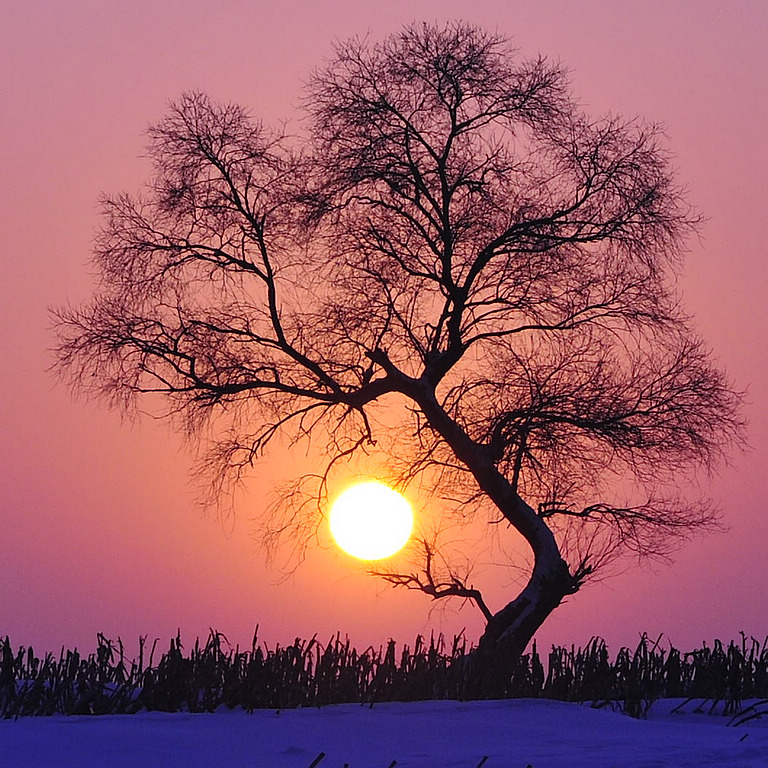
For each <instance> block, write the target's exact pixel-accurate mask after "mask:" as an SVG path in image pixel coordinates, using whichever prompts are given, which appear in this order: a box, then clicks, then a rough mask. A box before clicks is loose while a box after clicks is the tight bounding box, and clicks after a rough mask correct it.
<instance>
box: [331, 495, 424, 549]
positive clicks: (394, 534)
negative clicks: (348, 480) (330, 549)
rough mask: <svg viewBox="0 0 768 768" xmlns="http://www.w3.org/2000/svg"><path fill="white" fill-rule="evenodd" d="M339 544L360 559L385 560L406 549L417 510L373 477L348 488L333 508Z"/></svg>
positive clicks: (332, 522)
mask: <svg viewBox="0 0 768 768" xmlns="http://www.w3.org/2000/svg"><path fill="white" fill-rule="evenodd" d="M330 527H331V533H332V534H333V538H334V539H335V541H336V543H337V544H338V545H339V546H340V547H341V548H342V549H343V550H344V551H345V552H346V553H347V554H350V555H352V556H353V557H356V558H358V559H359V560H382V559H384V558H385V557H390V556H391V555H394V554H395V552H397V551H398V550H400V549H402V548H403V546H404V545H405V543H406V542H407V541H408V538H409V537H410V535H411V530H412V529H413V511H412V510H411V505H410V504H409V503H408V501H407V500H406V499H405V497H404V496H402V495H401V494H399V493H398V492H397V491H393V490H392V489H391V488H389V487H388V486H386V485H384V483H380V482H378V481H375V480H371V481H368V482H365V483H358V484H357V485H353V486H352V487H351V488H347V490H346V491H344V492H343V493H342V494H341V495H340V496H339V497H338V498H337V499H336V501H334V503H333V506H332V507H331V514H330Z"/></svg>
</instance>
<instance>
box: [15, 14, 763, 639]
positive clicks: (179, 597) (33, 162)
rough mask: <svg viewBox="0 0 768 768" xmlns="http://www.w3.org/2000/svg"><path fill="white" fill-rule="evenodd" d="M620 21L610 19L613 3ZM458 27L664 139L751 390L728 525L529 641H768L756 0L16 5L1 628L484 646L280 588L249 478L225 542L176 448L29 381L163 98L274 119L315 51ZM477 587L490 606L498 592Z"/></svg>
mask: <svg viewBox="0 0 768 768" xmlns="http://www.w3.org/2000/svg"><path fill="white" fill-rule="evenodd" d="M630 8H631V10H630ZM421 19H424V20H428V21H434V20H438V21H440V20H448V19H463V20H465V21H469V22H473V23H477V24H479V25H482V26H484V27H487V28H490V29H493V30H498V31H499V32H501V33H504V34H506V35H509V36H510V37H512V38H513V39H514V41H515V43H516V44H517V46H518V47H519V48H520V49H521V51H522V53H523V54H526V55H535V54H537V53H539V52H541V53H543V54H547V55H549V56H551V57H553V58H558V59H560V60H561V61H563V62H564V63H565V64H566V65H567V66H569V67H570V68H571V69H572V71H573V86H574V91H575V92H576V93H577V94H578V95H579V96H580V98H581V100H582V102H583V103H584V104H585V106H587V107H588V108H589V110H590V111H592V112H593V113H595V114H599V113H602V112H605V111H608V110H610V111H613V112H617V113H620V114H623V115H625V116H631V115H635V114H639V115H642V116H644V117H645V118H647V119H650V120H654V121H660V122H663V123H664V124H665V125H666V128H667V133H668V136H669V144H670V147H671V149H672V152H673V154H674V157H675V165H676V167H677V169H678V171H679V179H680V181H681V182H683V183H684V184H685V185H686V186H687V187H688V189H689V190H690V200H691V201H692V202H693V203H694V204H695V205H696V206H697V207H698V208H699V209H700V210H701V211H702V212H703V213H704V214H705V215H706V216H707V218H708V222H707V224H706V226H705V227H704V229H703V232H702V237H701V240H700V241H694V242H692V243H691V244H690V247H691V252H690V255H689V258H688V261H687V268H686V273H685V277H684V279H683V289H684V293H685V300H686V304H687V307H688V309H689V310H690V311H691V312H692V313H693V314H694V315H695V316H696V318H697V326H698V328H699V329H700V331H701V333H702V334H703V335H704V337H705V338H706V339H707V340H708V342H709V343H710V344H711V346H712V348H713V350H714V353H715V356H716V357H717V358H718V359H719V360H720V361H721V362H722V364H723V365H724V366H725V367H726V369H727V370H728V372H729V374H730V375H731V377H732V378H733V379H734V380H735V382H736V383H737V385H738V386H739V387H741V388H747V389H748V391H749V396H748V404H747V407H746V417H747V418H748V420H749V423H750V427H749V442H750V444H751V451H750V452H748V453H746V454H744V455H741V456H736V457H734V461H733V465H732V466H731V467H730V468H728V469H726V470H725V471H723V472H722V473H721V474H720V476H718V477H716V478H714V479H713V481H712V483H711V487H710V492H711V495H712V496H713V498H714V499H716V500H717V502H718V503H719V504H720V505H721V506H722V507H723V509H724V511H725V514H726V521H727V522H728V524H729V525H730V530H729V531H728V532H727V533H724V534H718V535H715V536H710V537H708V538H702V539H697V540H695V541H693V542H692V543H690V544H689V545H688V546H687V547H686V548H685V549H684V550H682V551H681V552H680V553H679V555H678V556H677V557H676V558H675V562H674V563H673V564H672V565H671V566H666V565H655V566H653V567H647V566H646V567H643V568H640V569H631V570H628V571H627V572H625V573H624V574H623V575H619V576H617V577H615V578H613V579H612V580H610V581H606V582H603V583H599V584H594V585H592V586H591V587H588V588H587V589H585V590H584V591H583V592H582V593H581V594H579V595H577V596H576V597H574V598H573V599H572V600H571V601H570V602H569V603H568V604H567V605H565V606H563V607H561V608H560V609H558V611H557V612H556V613H555V615H554V616H553V617H552V618H551V619H550V620H549V622H548V623H547V625H545V628H544V629H543V630H542V631H541V633H540V636H539V637H540V641H541V642H542V643H544V644H549V643H550V642H558V643H571V642H576V643H583V642H584V641H585V640H587V639H588V638H589V637H590V636H592V635H601V636H603V637H605V638H606V639H607V640H608V641H609V642H610V643H612V644H614V645H616V644H619V643H627V644H632V643H634V642H635V641H636V640H637V638H638V635H639V633H641V632H644V631H646V632H649V633H651V634H658V633H661V632H663V633H665V634H666V635H667V636H668V637H669V638H670V639H671V641H672V642H673V643H674V644H676V645H677V646H680V647H686V648H687V647H690V646H694V645H697V644H699V643H700V642H701V641H702V640H708V641H709V640H711V639H713V638H714V637H720V638H723V639H730V638H732V637H736V636H737V634H738V632H739V630H744V631H745V632H746V633H747V634H754V635H756V636H758V637H761V638H762V637H764V636H765V635H766V634H768V589H766V585H767V584H768V554H767V550H768V516H766V514H765V503H764V483H765V477H766V472H767V470H768V398H767V397H766V392H767V391H768V365H767V364H766V341H765V334H766V331H768V322H767V321H768V308H767V307H768V303H767V302H766V296H768V266H766V264H767V263H768V256H767V254H766V246H765V244H764V241H763V238H764V231H765V218H766V214H765V211H766V210H768V186H767V185H766V178H768V162H767V158H768V151H767V150H766V136H767V135H768V119H767V117H768V103H767V102H766V93H768V89H767V88H766V86H767V85H768V82H767V76H766V73H767V72H768V56H767V55H766V50H768V34H766V30H768V6H766V5H765V4H764V3H763V2H758V0H734V2H731V3H729V4H724V3H720V2H712V1H710V0H706V1H703V2H702V0H695V1H694V0H688V1H685V2H684V1H682V0H666V1H664V2H656V1H655V0H654V1H653V2H651V1H645V2H643V1H642V0H638V1H637V2H635V3H633V4H631V6H630V4H625V3H619V2H609V1H608V0H605V1H603V2H598V0H587V1H586V2H585V1H582V2H578V3H576V2H569V1H568V0H559V1H555V0H540V1H539V2H536V3H534V2H516V1H515V0H504V1H503V2H502V1H501V0H475V2H472V3H458V2H453V0H442V1H441V2H436V1H434V0H432V1H430V2H427V1H419V0H409V1H408V2H404V1H402V0H390V1H389V2H387V3H361V2H359V1H358V0H329V1H328V2H322V3H320V2H315V3H310V2H306V1H305V2H300V1H299V0H284V1H283V2H281V3H273V2H270V3H267V2H262V1H261V0H248V1H247V2H246V1H245V0H222V2H220V3H217V4H215V5H214V4H211V3H207V2H206V3H203V2H196V1H195V0H163V2H156V1H154V0H153V1H151V2H150V1H149V0H137V1H134V2H128V0H123V1H120V0H107V1H106V2H105V0H70V1H69V2H66V3H64V2H57V1H56V0H28V1H27V2H24V3H14V4H11V3H5V4H3V6H2V9H0V82H1V83H2V94H3V97H2V109H1V110H0V152H1V153H2V173H3V183H2V185H0V228H1V239H0V242H2V246H3V250H2V256H0V258H1V259H2V271H1V272H0V359H2V362H3V364H2V366H0V636H4V635H5V634H9V635H10V637H11V640H12V642H13V643H14V644H17V645H18V644H24V645H27V644H34V645H35V646H36V648H38V649H40V650H43V649H56V648H58V647H60V646H61V645H62V644H64V645H67V646H72V645H78V646H80V647H81V648H90V647H91V646H92V645H93V644H94V638H95V634H96V633H97V632H103V633H105V634H106V635H108V636H111V637H116V636H117V635H121V636H122V637H123V638H124V639H126V641H128V642H132V641H134V640H135V638H136V637H138V635H139V634H148V635H149V636H150V637H155V636H158V637H160V638H161V639H162V641H163V642H165V641H166V639H167V638H168V636H170V635H171V634H172V633H175V631H176V628H177V627H178V628H181V630H182V632H183V633H184V634H185V635H186V636H187V638H188V640H190V641H191V640H192V639H193V637H194V636H195V635H197V634H200V633H205V632H207V628H208V627H209V626H212V627H215V628H218V629H219V630H221V631H222V632H224V633H225V634H227V635H229V636H230V639H232V640H233V641H237V642H241V643H242V642H249V641H250V637H251V634H252V632H253V627H254V626H255V625H256V624H257V623H258V624H260V626H261V631H260V633H261V636H262V637H263V638H264V639H266V640H267V641H269V642H270V643H273V642H278V641H279V642H290V641H291V640H292V639H293V638H294V637H295V636H302V637H309V636H311V635H313V634H314V633H316V632H317V633H318V635H319V637H320V638H321V639H323V638H327V637H328V636H330V634H331V633H334V632H336V631H341V632H342V633H348V634H349V635H350V636H351V638H352V639H353V641H354V642H355V643H356V644H358V645H359V646H365V645H367V644H370V643H374V644H379V643H381V642H383V641H385V640H386V639H387V638H388V637H390V636H394V637H395V638H397V639H400V640H403V641H410V640H412V639H413V638H414V636H415V635H416V634H418V633H424V632H429V631H430V630H432V629H434V630H436V631H444V632H446V633H449V634H452V633H453V632H455V631H458V630H460V629H461V628H462V627H465V626H466V627H467V630H468V634H469V636H470V637H471V638H476V637H477V636H478V634H479V631H480V628H481V626H480V620H479V619H480V617H479V614H478V615H475V612H473V610H472V609H471V608H467V609H465V610H464V611H463V612H460V613H459V612H456V611H453V610H449V611H445V610H439V609H438V610H436V611H430V609H431V608H433V605H432V604H430V603H428V602H427V600H426V598H423V597H421V596H419V595H416V594H411V593H397V592H393V591H391V590H390V589H389V588H387V587H385V586H384V585H382V584H380V583H378V582H377V581H375V580H373V579H371V578H370V577H367V576H365V575H364V573H363V570H362V569H361V568H359V567H357V566H354V565H353V564H352V563H351V562H350V561H349V560H348V559H346V558H344V557H343V556H341V555H339V554H337V553H335V552H334V551H332V550H318V551H316V552H313V553H312V554H311V556H310V558H309V560H308V562H307V563H306V564H305V566H304V567H303V568H302V569H300V570H299V571H298V572H297V573H296V575H295V576H294V577H292V578H290V579H288V580H286V581H284V582H283V583H280V584H278V583H277V580H278V579H279V577H280V576H281V573H280V572H279V571H270V570H268V569H267V568H266V567H265V564H264V557H263V554H262V552H261V551H260V550H259V548H258V546H257V544H256V543H255V542H254V541H253V539H252V535H251V533H252V524H251V522H250V518H251V517H252V516H253V515H254V514H255V513H256V512H257V511H258V509H259V508H260V507H261V506H263V505H264V504H265V502H266V500H267V499H268V493H269V490H270V477H271V472H272V471H278V470H279V468H278V467H276V466H275V467H273V468H272V469H270V465H269V464H265V465H263V466H262V467H261V469H260V476H259V477H258V478H256V479H255V480H254V482H253V483H252V484H251V486H250V487H249V493H248V495H247V496H244V497H243V498H242V499H241V500H240V502H239V506H238V514H237V518H236V521H235V525H234V529H233V530H231V531H229V530H226V529H225V528H223V527H222V525H221V524H220V523H219V522H218V521H217V520H216V519H215V517H214V516H212V515H206V514H204V513H202V512H201V511H200V509H199V508H198V507H197V506H196V505H195V496H194V488H193V487H192V484H191V483H190V476H189V472H190V463H189V460H188V454H187V453H186V450H185V448H184V446H183V445H182V442H181V440H180V439H179V438H178V437H177V436H175V435H174V434H173V433H171V432H169V431H168V429H167V428H166V427H165V426H164V425H162V424H157V423H153V422H150V421H149V420H147V421H143V422H140V423H138V424H135V425H131V424H125V423H122V422H121V420H120V417H119V416H118V415H117V414H115V413H110V412H105V411H103V410H101V409H100V408H99V407H97V406H95V405H93V404H89V403H86V402H82V401H78V402H75V401H73V399H72V398H71V396H70V394H69V392H68V390H67V389H66V388H65V387H64V386H62V385H60V384H58V383H56V382H55V380H54V379H53V377H52V376H51V375H50V374H48V373H47V372H46V369H47V367H48V366H49V365H50V364H51V356H50V353H49V351H48V349H49V348H50V347H51V346H52V344H53V343H54V339H53V337H52V334H51V330H50V319H49V316H48V308H49V307H51V306H53V305H59V304H62V303H65V302H67V301H70V302H72V303H79V302H81V301H83V300H85V299H86V298H87V297H88V295H89V293H90V291H91V289H92V282H91V275H90V272H89V265H88V258H89V251H90V242H91V238H92V235H93V232H94V229H95V228H96V226H97V225H98V216H97V206H96V201H97V198H98V195H99V193H100V192H101V191H110V192H115V191H120V190H123V189H125V190H130V191H134V190H136V189H137V188H138V187H139V185H140V184H141V183H142V182H143V181H144V180H145V178H146V176H147V174H148V171H149V168H148V165H147V162H146V161H145V160H143V159H142V158H141V155H142V153H143V151H144V135H143V134H144V130H145V129H146V127H147V125H148V124H149V123H151V122H154V121H156V120H157V119H158V118H160V117H161V116H162V115H163V113H164V111H165V107H166V104H167V101H168V100H169V99H173V98H176V97H177V96H179V94H180V93H181V92H182V91H184V90H191V89H199V90H203V91H206V92H207V93H208V94H209V95H210V96H211V97H212V98H214V99H215V100H232V101H238V102H240V103H242V104H245V105H247V106H249V107H250V108H251V109H252V110H253V113H254V114H255V115H258V116H260V117H262V118H264V120H265V121H266V122H272V123H278V122H279V121H280V120H282V119H284V118H288V119H291V118H295V116H296V111H295V105H296V104H297V103H298V101H299V99H300V97H301V95H302V90H301V88H302V82H304V81H305V79H306V77H307V75H308V74H309V72H310V71H311V69H312V68H313V67H314V66H315V65H318V64H320V63H322V61H323V59H324V58H325V57H327V56H329V54H330V52H331V42H332V41H333V40H334V39H344V38H347V37H349V36H351V35H354V34H364V33H366V32H368V31H370V33H371V34H372V35H373V36H374V37H379V36H382V35H384V34H387V33H389V32H392V31H395V30H396V29H398V28H399V27H400V26H402V25H403V24H404V23H408V22H410V21H413V20H421ZM478 586H481V587H485V590H486V592H487V599H488V600H489V602H491V603H492V607H500V605H501V603H502V600H504V598H505V597H507V598H509V597H511V596H512V595H511V593H510V591H509V590H510V587H509V585H506V584H497V585H495V586H494V585H492V584H491V585H489V584H482V583H480V579H478Z"/></svg>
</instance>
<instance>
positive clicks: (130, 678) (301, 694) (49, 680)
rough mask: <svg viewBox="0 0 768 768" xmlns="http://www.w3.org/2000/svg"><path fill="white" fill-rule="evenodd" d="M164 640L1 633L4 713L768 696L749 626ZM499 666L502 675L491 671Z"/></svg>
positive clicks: (731, 703) (709, 702)
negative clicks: (521, 650)
mask: <svg viewBox="0 0 768 768" xmlns="http://www.w3.org/2000/svg"><path fill="white" fill-rule="evenodd" d="M156 651H157V641H155V642H154V643H153V644H152V646H151V648H149V649H148V648H147V644H146V638H141V639H140V641H139V652H138V658H137V659H134V660H131V661H129V660H127V659H126V653H125V648H124V646H123V643H122V642H121V641H120V640H118V641H117V642H116V643H115V642H113V641H111V640H109V639H108V638H106V637H104V636H103V635H99V636H98V645H97V648H96V652H95V653H92V654H89V655H87V656H84V655H82V654H80V653H79V652H78V651H77V650H71V651H70V650H64V649H62V651H61V653H60V654H59V656H58V657H56V656H54V655H53V654H51V653H49V654H46V655H45V657H43V658H41V657H39V656H37V655H36V654H35V652H34V651H33V649H32V648H24V647H21V648H19V649H18V650H14V648H13V647H12V645H11V641H10V639H9V638H8V637H6V638H5V639H4V640H3V641H2V642H0V713H2V716H3V717H6V718H9V717H19V716H29V715H51V714H54V713H62V714H94V715H99V714H130V713H134V712H138V711H140V710H155V711H163V712H179V711H188V712H213V711H215V710H216V709H219V708H220V707H227V708H230V709H231V708H235V707H242V708H244V709H246V710H249V711H253V710H254V709H260V708H269V709H285V708H293V707H317V706H322V705H325V704H339V703H353V702H359V703H369V704H373V703H375V702H383V701H417V700H429V699H489V698H550V699H559V700H562V701H573V702H586V703H591V704H592V705H593V706H612V707H615V708H618V709H620V710H622V711H624V712H626V713H627V714H631V715H633V716H636V717H642V716H644V715H645V714H646V713H647V711H648V708H649V707H650V705H651V704H652V703H653V701H655V700H656V699H659V698H662V697H673V698H682V699H686V700H688V701H693V700H696V702H697V704H696V705H697V706H698V707H707V708H709V709H715V708H716V709H717V711H720V712H722V713H723V714H725V715H731V716H732V717H733V719H734V721H735V722H738V721H739V717H741V718H742V719H743V718H747V719H752V718H754V717H761V716H765V714H766V709H767V707H768V702H766V701H762V702H759V703H758V704H757V705H752V706H751V707H748V708H746V709H743V710H742V702H743V701H744V700H748V699H749V700H754V699H766V697H768V638H767V639H766V640H764V641H763V642H762V643H760V642H758V641H757V640H756V639H754V638H750V639H747V637H746V636H745V635H743V634H742V637H741V642H740V643H735V642H731V643H729V644H728V645H727V646H726V645H724V644H723V643H721V642H720V641H715V643H714V645H713V646H712V647H709V646H707V645H704V646H703V647H702V648H700V649H698V650H694V651H690V652H688V653H681V652H680V651H678V650H677V649H675V648H672V647H668V646H666V645H665V644H664V643H662V642H661V638H659V639H658V640H656V641H655V642H652V641H651V640H649V638H648V637H646V636H643V637H642V638H641V640H640V643H639V644H638V646H637V648H636V649H635V650H634V651H633V650H630V649H628V648H621V649H620V650H619V652H618V653H617V654H616V657H615V658H614V659H611V657H610V655H609V652H608V648H607V646H606V644H605V642H604V641H603V640H601V639H599V638H594V639H593V640H591V641H590V642H589V643H588V644H587V646H586V648H583V649H577V648H575V647H573V646H572V647H571V648H570V649H568V648H561V647H553V648H552V650H551V651H550V653H549V657H548V659H547V663H546V666H545V664H544V663H543V661H542V659H541V657H540V656H539V652H538V649H537V647H536V645H535V644H534V645H533V647H532V649H531V652H530V653H527V654H525V655H523V656H522V657H520V658H518V659H516V660H514V661H510V660H509V657H508V656H504V655H500V656H499V658H497V659H493V658H490V657H489V656H488V655H487V654H485V655H478V653H477V650H476V649H474V648H472V647H471V646H470V645H469V644H468V643H467V641H466V639H465V638H464V637H463V636H462V635H460V636H458V637H456V638H454V640H453V642H452V643H451V644H450V645H448V644H447V643H446V642H445V640H444V638H443V637H442V636H439V637H434V636H433V637H431V638H430V639H429V640H428V641H427V640H425V639H424V638H423V637H417V638H416V642H415V643H414V645H413V647H409V646H407V645H403V646H402V647H401V648H400V649H398V647H397V645H396V643H395V641H394V640H390V641H389V642H388V643H387V645H386V646H385V647H382V648H379V649H374V648H368V649H366V650H365V651H363V652H362V653H361V652H358V651H357V650H356V649H354V648H353V647H352V646H351V644H350V641H349V639H346V638H342V637H341V636H340V635H336V637H334V638H332V639H331V640H330V642H328V643H327V644H325V645H323V644H322V643H320V642H318V640H317V638H316V637H313V638H312V639H311V640H309V641H304V640H300V639H296V641H295V642H294V643H293V644H292V645H288V646H280V645H276V646H275V647H274V648H271V649H270V648H268V647H266V646H265V645H263V644H260V643H259V642H258V638H257V636H256V635H254V639H253V643H252V646H251V648H250V649H247V650H241V649H240V648H239V647H231V646H230V645H229V643H228V642H227V639H226V637H225V636H224V635H222V634H221V633H218V632H214V631H211V633H210V635H209V637H208V640H207V642H206V643H205V644H201V643H200V642H199V641H196V642H195V644H194V646H193V647H192V648H191V649H190V650H189V651H188V652H185V650H184V647H183V645H182V642H181V637H180V636H178V635H177V636H176V637H175V638H173V639H172V640H171V642H170V647H169V648H168V650H167V651H166V652H165V653H164V654H162V655H160V657H159V659H158V660H157V662H156V663H155V655H156ZM488 670H491V671H492V674H487V672H488Z"/></svg>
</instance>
